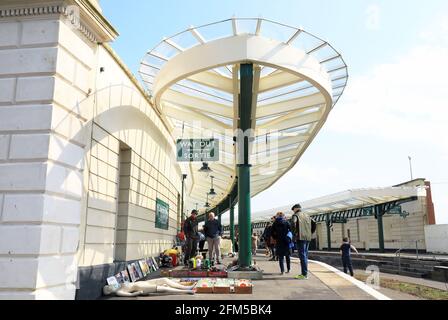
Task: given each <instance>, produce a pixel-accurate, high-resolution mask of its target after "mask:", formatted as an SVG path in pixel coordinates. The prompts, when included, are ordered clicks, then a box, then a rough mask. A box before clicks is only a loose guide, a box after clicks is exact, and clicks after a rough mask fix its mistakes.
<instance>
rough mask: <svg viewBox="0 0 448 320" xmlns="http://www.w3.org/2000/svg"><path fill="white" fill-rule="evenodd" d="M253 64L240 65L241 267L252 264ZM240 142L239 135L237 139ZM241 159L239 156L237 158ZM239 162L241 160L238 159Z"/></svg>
mask: <svg viewBox="0 0 448 320" xmlns="http://www.w3.org/2000/svg"><path fill="white" fill-rule="evenodd" d="M253 69H254V66H253V64H251V63H249V64H241V66H240V78H241V81H240V82H241V84H240V85H241V87H240V103H239V118H240V119H239V120H240V121H239V127H238V129H240V130H239V131H240V132H239V134H244V143H243V145H242V146H241V145H240V146H239V148H238V150H239V152H244V159H243V163H238V234H239V241H238V260H239V265H240V268H241V269H247V268H249V267H250V266H251V265H252V250H251V249H252V248H251V217H250V214H251V209H250V163H249V142H250V141H249V137H248V136H247V135H246V134H245V133H247V130H249V129H251V122H252V121H251V114H252V112H251V109H252V94H253V93H252V88H253V79H254V74H253ZM238 141H239V143H241V142H242V141H241V137H240V139H239V140H238ZM239 159H241V158H239ZM239 162H241V161H239Z"/></svg>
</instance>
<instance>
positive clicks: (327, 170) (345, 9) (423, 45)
mask: <svg viewBox="0 0 448 320" xmlns="http://www.w3.org/2000/svg"><path fill="white" fill-rule="evenodd" d="M101 5H102V8H103V13H104V15H105V16H106V17H107V18H108V19H109V21H110V22H111V23H112V25H114V26H115V27H116V29H117V30H118V32H119V33H120V36H119V37H118V39H117V40H116V41H115V42H114V43H112V47H113V48H114V49H115V51H116V52H117V53H118V54H119V55H120V57H121V58H122V59H123V61H124V62H125V63H126V64H127V65H128V66H129V67H130V69H131V70H132V71H133V72H134V74H136V75H137V74H138V67H139V63H140V61H141V59H142V57H143V56H144V54H145V52H146V51H148V50H149V49H151V48H153V47H154V46H155V45H157V44H158V43H159V42H160V40H161V39H162V38H163V37H168V36H170V35H173V34H175V33H177V32H180V31H183V30H185V29H186V28H188V27H189V26H191V25H194V26H200V25H202V24H206V23H210V22H214V21H219V20H223V19H227V18H230V17H232V16H236V17H241V18H247V17H263V18H266V19H271V20H274V21H278V22H282V23H285V24H289V25H292V26H297V27H303V28H304V29H305V30H307V31H308V32H311V33H312V34H315V35H317V36H319V37H321V38H323V39H325V40H327V41H328V42H329V43H331V44H332V45H333V46H334V47H335V48H336V49H337V50H338V51H339V52H341V53H342V55H343V57H344V59H345V61H346V63H347V65H348V67H349V74H350V79H349V82H348V86H347V88H346V91H345V93H344V95H343V97H342V98H341V99H340V100H339V102H338V104H337V105H336V107H335V108H334V109H333V111H332V112H331V114H330V116H329V118H328V120H327V122H326V124H325V125H324V127H323V128H322V130H321V131H320V133H319V134H318V136H317V137H316V138H315V140H314V141H313V143H312V144H311V145H310V147H309V148H308V149H307V151H306V152H305V153H304V155H303V156H302V158H301V159H300V160H299V162H298V163H297V165H296V166H295V167H294V168H293V169H291V170H290V171H289V172H288V173H287V174H286V175H285V176H284V177H282V178H281V179H280V180H279V181H278V182H277V183H276V184H275V185H273V186H272V187H271V188H269V189H268V190H266V191H264V192H263V193H261V194H259V195H258V196H256V197H254V198H253V200H252V211H254V212H256V211H260V210H266V209H269V208H275V207H279V206H283V205H288V204H291V203H295V202H301V201H305V200H310V199H313V198H316V197H320V196H324V195H327V194H330V193H335V192H339V191H344V190H347V189H353V188H366V187H385V186H391V185H395V184H398V183H401V182H405V181H408V180H410V170H409V160H408V156H411V158H412V167H413V177H414V178H417V177H418V178H426V179H428V180H429V181H431V182H432V192H433V201H434V205H435V210H436V221H437V223H439V224H443V223H444V224H448V170H447V164H448V99H447V98H448V77H447V75H448V2H447V1H445V0H428V1H425V2H424V3H422V2H421V1H414V0H412V1H409V0H408V1H405V0H394V1H390V0H385V1H364V0H320V1H319V0H317V1H301V0H298V1H293V0H276V1H260V0H244V1H242V0H239V1H235V0H226V1H213V0H207V1H204V0H190V1H177V0H176V1H175V0H166V1H149V0H127V1H125V2H124V1H119V0H102V1H101ZM285 190H289V191H290V192H285Z"/></svg>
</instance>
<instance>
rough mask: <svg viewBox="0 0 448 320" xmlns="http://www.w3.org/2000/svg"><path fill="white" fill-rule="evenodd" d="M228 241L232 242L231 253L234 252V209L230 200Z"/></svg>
mask: <svg viewBox="0 0 448 320" xmlns="http://www.w3.org/2000/svg"><path fill="white" fill-rule="evenodd" d="M229 201H230V204H229V207H230V239H231V240H232V248H233V252H235V207H234V206H233V203H232V198H230V200H229Z"/></svg>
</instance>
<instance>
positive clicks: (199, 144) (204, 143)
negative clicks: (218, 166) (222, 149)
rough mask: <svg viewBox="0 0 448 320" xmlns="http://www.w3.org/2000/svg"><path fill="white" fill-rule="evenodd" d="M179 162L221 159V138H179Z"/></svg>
mask: <svg viewBox="0 0 448 320" xmlns="http://www.w3.org/2000/svg"><path fill="white" fill-rule="evenodd" d="M177 161H178V162H213V161H219V140H216V139H179V140H177Z"/></svg>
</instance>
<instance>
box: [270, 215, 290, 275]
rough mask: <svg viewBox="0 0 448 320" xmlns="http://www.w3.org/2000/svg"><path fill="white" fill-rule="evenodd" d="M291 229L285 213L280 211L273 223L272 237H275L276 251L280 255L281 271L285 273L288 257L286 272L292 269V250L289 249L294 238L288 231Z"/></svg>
mask: <svg viewBox="0 0 448 320" xmlns="http://www.w3.org/2000/svg"><path fill="white" fill-rule="evenodd" d="M290 230H291V227H290V225H289V222H288V221H286V219H285V214H284V213H283V212H279V213H277V215H276V218H275V222H274V224H273V225H272V237H273V238H274V239H275V241H276V244H275V252H276V254H277V256H278V262H279V265H280V271H281V274H282V275H283V274H284V273H285V266H284V260H285V258H286V268H287V271H286V273H289V272H290V270H291V258H290V256H291V252H290V250H289V247H290V243H291V241H292V239H290V238H289V237H288V232H289V231H290Z"/></svg>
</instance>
